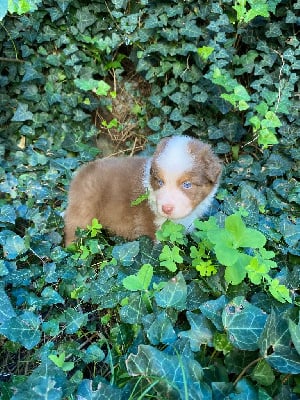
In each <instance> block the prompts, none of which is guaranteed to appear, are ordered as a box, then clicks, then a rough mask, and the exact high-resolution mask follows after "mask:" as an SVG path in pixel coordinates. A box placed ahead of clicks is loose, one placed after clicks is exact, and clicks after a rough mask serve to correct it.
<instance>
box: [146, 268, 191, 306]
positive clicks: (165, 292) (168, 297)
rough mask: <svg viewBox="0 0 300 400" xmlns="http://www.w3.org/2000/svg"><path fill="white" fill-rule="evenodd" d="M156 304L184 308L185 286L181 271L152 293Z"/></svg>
mask: <svg viewBox="0 0 300 400" xmlns="http://www.w3.org/2000/svg"><path fill="white" fill-rule="evenodd" d="M154 297H155V300H156V302H157V304H158V305H159V306H160V307H162V308H169V307H173V308H175V309H176V310H184V308H185V307H186V298H187V286H186V282H185V280H184V277H183V275H182V273H181V272H179V274H178V275H176V276H175V277H174V278H172V279H171V280H170V281H169V282H168V283H167V284H166V286H165V287H164V288H163V289H162V290H161V291H160V292H158V293H155V295H154Z"/></svg>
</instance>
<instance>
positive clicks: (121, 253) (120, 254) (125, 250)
mask: <svg viewBox="0 0 300 400" xmlns="http://www.w3.org/2000/svg"><path fill="white" fill-rule="evenodd" d="M139 250H140V245H139V241H137V240H135V241H133V242H129V243H124V244H121V245H117V246H114V248H113V250H112V256H113V257H114V258H115V259H116V260H118V261H119V262H120V263H121V264H122V265H124V267H130V265H132V264H133V263H134V258H135V257H136V256H137V255H138V253H139Z"/></svg>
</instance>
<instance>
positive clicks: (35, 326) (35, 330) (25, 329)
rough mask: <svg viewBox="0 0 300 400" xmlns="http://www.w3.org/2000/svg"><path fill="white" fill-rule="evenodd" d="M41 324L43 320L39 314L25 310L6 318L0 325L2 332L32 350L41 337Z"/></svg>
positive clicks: (0, 331)
mask: <svg viewBox="0 0 300 400" xmlns="http://www.w3.org/2000/svg"><path fill="white" fill-rule="evenodd" d="M40 324H41V320H40V318H39V317H38V316H37V315H35V314H34V313H32V312H31V311H24V312H23V313H22V314H21V315H19V316H15V317H12V318H10V319H8V320H6V321H5V322H4V323H3V324H2V325H1V326H0V333H1V334H2V335H4V336H6V337H7V338H8V339H9V340H11V341H13V342H17V343H20V344H21V345H22V346H24V347H25V348H26V349H27V350H31V349H33V348H34V347H35V346H36V345H37V344H38V343H39V341H40V339H41V332H40V330H39V328H40Z"/></svg>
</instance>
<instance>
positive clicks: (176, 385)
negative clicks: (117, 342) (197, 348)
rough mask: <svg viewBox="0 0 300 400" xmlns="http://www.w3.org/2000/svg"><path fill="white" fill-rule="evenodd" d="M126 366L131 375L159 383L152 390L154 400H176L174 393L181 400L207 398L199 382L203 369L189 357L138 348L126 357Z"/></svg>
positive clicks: (144, 346)
mask: <svg viewBox="0 0 300 400" xmlns="http://www.w3.org/2000/svg"><path fill="white" fill-rule="evenodd" d="M126 366H127V370H128V373H129V375H131V376H152V377H157V378H158V380H157V382H160V385H159V386H158V385H156V387H155V388H156V394H157V396H156V397H157V398H161V399H163V398H164V399H165V398H174V399H175V398H178V394H179V396H180V398H182V399H184V398H189V399H191V400H192V399H194V400H196V399H199V398H209V397H210V396H209V392H208V391H207V389H206V386H205V385H204V384H203V383H202V377H203V370H202V368H201V366H200V364H198V362H197V361H195V360H193V359H192V358H191V357H186V356H184V355H181V354H180V353H177V354H176V355H170V354H166V353H164V352H162V351H160V350H158V349H156V348H155V347H152V346H148V345H139V347H138V353H137V354H136V355H134V354H130V356H129V357H128V359H127V360H126ZM168 382H170V383H168ZM187 388H188V389H187ZM187 390H188V393H187ZM187 396H188V397H187Z"/></svg>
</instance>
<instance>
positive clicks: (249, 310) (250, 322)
mask: <svg viewBox="0 0 300 400" xmlns="http://www.w3.org/2000/svg"><path fill="white" fill-rule="evenodd" d="M222 320H223V325H224V328H225V330H226V331H227V333H228V338H229V340H230V342H231V343H232V344H233V345H234V346H235V347H237V348H239V349H241V350H256V349H258V341H259V338H260V335H261V333H262V331H263V329H264V326H265V323H266V320H267V314H266V313H264V312H263V311H262V310H261V309H259V308H258V307H256V306H253V305H252V304H250V303H248V302H247V301H246V300H245V299H244V298H243V297H242V296H239V297H236V298H234V299H233V300H232V301H231V302H230V303H228V304H227V306H226V307H225V309H224V311H223V314H222Z"/></svg>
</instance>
